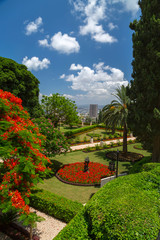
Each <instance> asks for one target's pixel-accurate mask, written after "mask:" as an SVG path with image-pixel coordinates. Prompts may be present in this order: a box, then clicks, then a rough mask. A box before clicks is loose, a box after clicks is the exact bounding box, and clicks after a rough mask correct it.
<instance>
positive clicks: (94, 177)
mask: <svg viewBox="0 0 160 240" xmlns="http://www.w3.org/2000/svg"><path fill="white" fill-rule="evenodd" d="M88 167H89V171H87V172H84V162H77V163H72V164H67V165H64V166H63V167H62V168H61V169H59V170H58V172H57V174H56V176H57V178H58V179H59V180H61V181H63V182H65V183H68V184H73V185H80V186H91V185H97V184H100V182H101V178H103V177H109V176H112V175H114V173H115V172H114V171H110V170H109V168H108V166H106V165H103V164H100V163H93V162H90V163H89V165H88Z"/></svg>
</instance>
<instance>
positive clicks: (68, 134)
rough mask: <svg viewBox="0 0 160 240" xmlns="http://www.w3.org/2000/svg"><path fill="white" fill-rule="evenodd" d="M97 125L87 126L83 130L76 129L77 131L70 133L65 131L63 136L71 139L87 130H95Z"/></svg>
mask: <svg viewBox="0 0 160 240" xmlns="http://www.w3.org/2000/svg"><path fill="white" fill-rule="evenodd" d="M97 127H98V125H92V126H88V127H83V128H77V129H73V130H72V131H67V132H65V134H64V135H65V136H66V137H71V136H73V135H75V134H77V133H82V132H87V131H88V130H90V129H94V128H97Z"/></svg>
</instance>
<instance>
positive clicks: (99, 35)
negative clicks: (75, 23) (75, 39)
mask: <svg viewBox="0 0 160 240" xmlns="http://www.w3.org/2000/svg"><path fill="white" fill-rule="evenodd" d="M73 5H74V9H75V11H79V12H81V14H82V16H83V17H84V21H83V22H84V25H83V26H80V34H81V35H88V34H90V35H91V38H92V39H94V40H95V41H97V42H101V43H113V42H117V39H116V38H114V37H113V36H111V35H110V34H109V33H107V32H105V31H104V29H103V26H102V25H101V24H100V23H99V22H100V21H102V20H104V19H105V18H106V16H105V11H106V0H88V3H87V4H86V5H85V4H84V3H83V2H82V1H81V0H77V1H76V2H73Z"/></svg>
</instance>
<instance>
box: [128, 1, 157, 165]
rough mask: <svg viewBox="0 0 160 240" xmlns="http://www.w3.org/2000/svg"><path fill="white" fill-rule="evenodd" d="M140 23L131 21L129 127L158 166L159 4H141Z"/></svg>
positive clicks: (151, 2)
mask: <svg viewBox="0 0 160 240" xmlns="http://www.w3.org/2000/svg"><path fill="white" fill-rule="evenodd" d="M139 6H140V8H141V17H140V20H139V21H137V20H134V21H133V23H131V24H130V28H131V29H132V30H134V33H133V36H132V39H133V58H134V59H133V62H132V65H133V74H132V77H133V79H134V81H133V80H132V81H131V87H130V89H129V91H128V92H129V95H130V98H131V102H132V104H131V115H130V117H129V119H130V126H131V128H132V129H133V130H134V134H135V135H136V136H138V138H139V140H140V141H141V142H142V143H143V144H144V146H145V147H146V148H147V149H150V150H151V151H152V152H153V155H152V157H153V161H158V162H160V67H159V66H160V44H159V39H160V1H159V0H152V1H150V0H141V1H139Z"/></svg>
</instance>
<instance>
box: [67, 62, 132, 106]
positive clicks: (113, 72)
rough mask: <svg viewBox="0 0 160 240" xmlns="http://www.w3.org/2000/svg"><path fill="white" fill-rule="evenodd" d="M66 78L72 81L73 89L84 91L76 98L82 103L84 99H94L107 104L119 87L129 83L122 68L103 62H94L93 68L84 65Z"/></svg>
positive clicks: (88, 100)
mask: <svg viewBox="0 0 160 240" xmlns="http://www.w3.org/2000/svg"><path fill="white" fill-rule="evenodd" d="M71 66H72V65H71ZM73 66H74V64H73ZM77 66H78V65H77ZM80 66H81V65H80ZM65 80H66V81H67V82H71V88H72V90H77V91H82V92H84V94H81V95H77V97H76V96H75V100H77V101H79V102H81V103H82V100H84V102H85V101H86V103H91V102H90V101H91V100H93V101H96V102H97V103H99V104H103V103H104V104H106V101H107V100H108V101H109V100H110V99H112V95H111V94H112V93H113V92H114V91H115V89H116V88H117V87H119V86H121V85H125V86H126V85H128V81H127V80H126V79H125V78H124V73H123V72H122V71H121V70H120V69H117V68H112V67H110V66H105V65H104V63H103V62H99V63H98V64H93V68H89V67H87V66H85V67H82V68H81V69H80V70H79V71H78V72H77V73H75V74H70V75H68V76H65Z"/></svg>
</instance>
